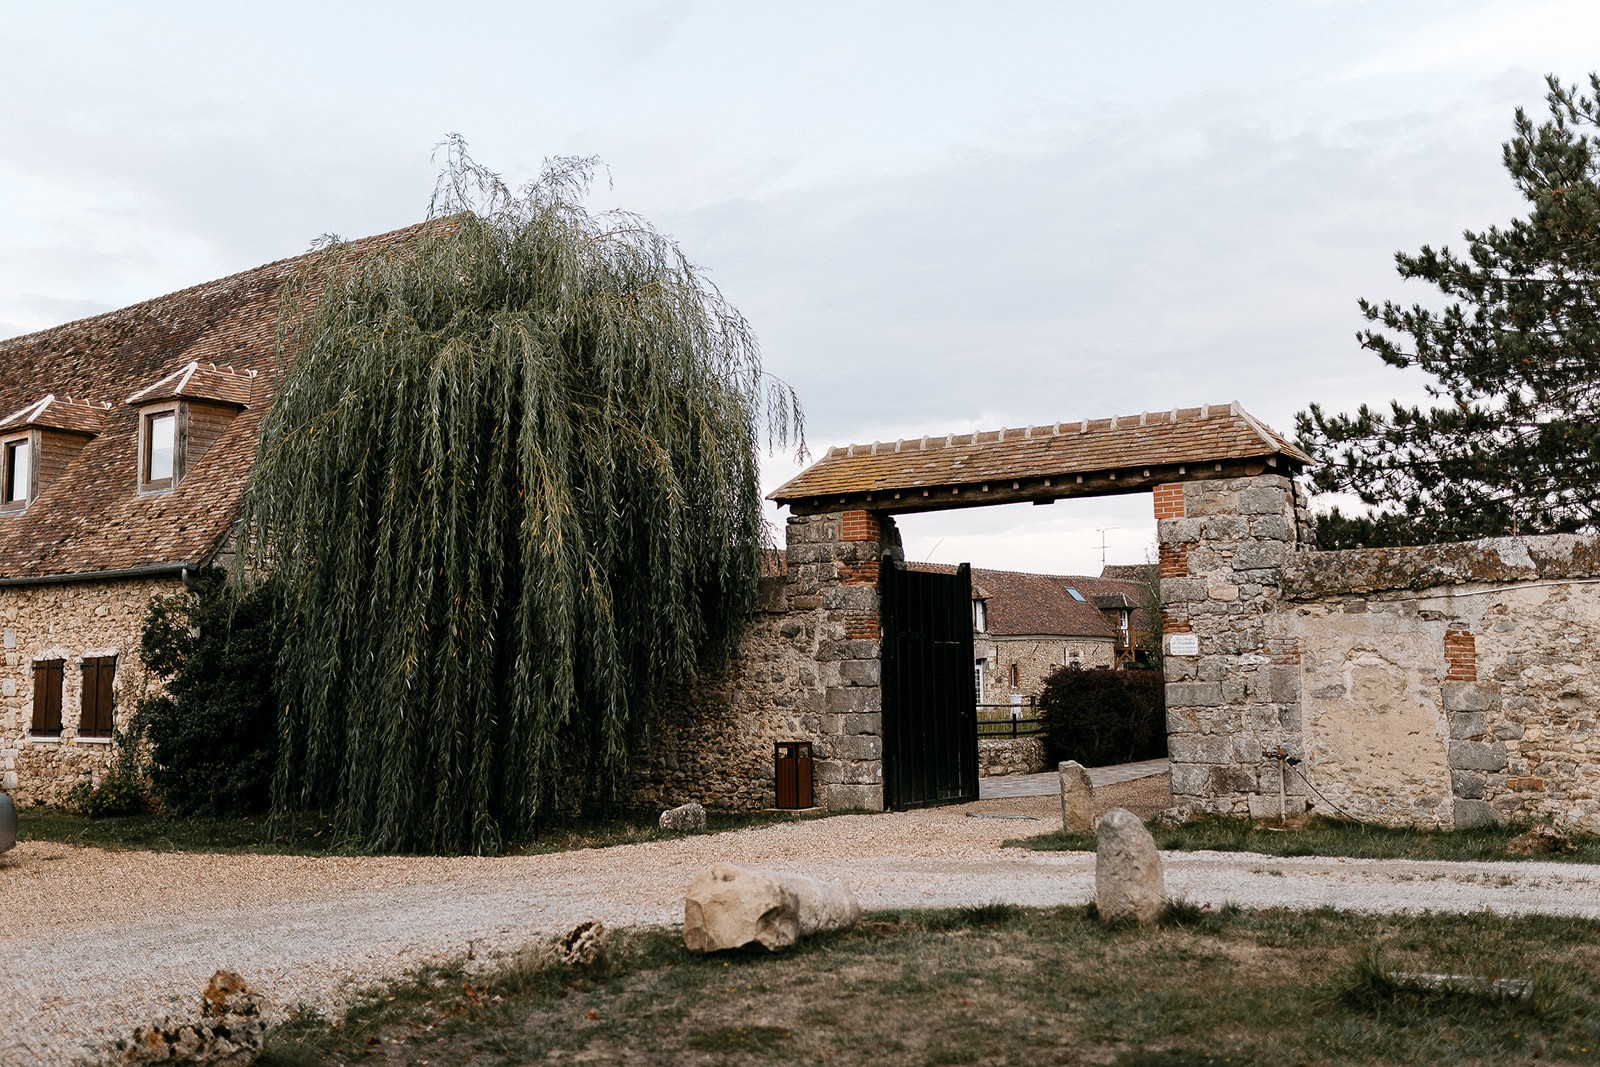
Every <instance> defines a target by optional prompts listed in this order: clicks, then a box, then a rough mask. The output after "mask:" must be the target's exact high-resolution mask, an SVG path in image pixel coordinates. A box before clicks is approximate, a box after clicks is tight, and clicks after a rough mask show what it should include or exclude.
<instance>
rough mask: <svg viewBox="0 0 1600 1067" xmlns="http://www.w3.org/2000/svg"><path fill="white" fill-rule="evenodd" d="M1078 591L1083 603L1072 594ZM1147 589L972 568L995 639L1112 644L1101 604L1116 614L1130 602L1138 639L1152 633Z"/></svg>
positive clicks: (1111, 626)
mask: <svg viewBox="0 0 1600 1067" xmlns="http://www.w3.org/2000/svg"><path fill="white" fill-rule="evenodd" d="M906 566H907V568H909V569H910V570H920V571H936V572H939V573H945V574H950V573H954V572H955V567H953V566H950V565H948V564H942V563H908V564H906ZM1069 588H1071V589H1076V590H1077V591H1078V592H1079V594H1080V595H1082V597H1083V599H1082V600H1079V599H1078V598H1077V597H1074V596H1073V595H1072V594H1071V593H1070V592H1068V589H1069ZM1145 595H1146V594H1145V591H1144V587H1143V586H1141V585H1140V584H1139V583H1138V582H1132V581H1118V580H1115V579H1106V578H1091V577H1088V576H1087V575H1082V574H1031V573H1026V572H1022V571H992V570H986V569H984V568H981V567H974V568H972V596H973V599H975V600H976V599H979V598H981V599H982V600H983V601H984V615H985V617H986V619H987V623H988V630H987V631H986V632H987V633H988V634H989V635H990V636H991V637H1022V636H1033V635H1038V636H1052V637H1098V638H1104V639H1105V640H1108V641H1110V640H1114V639H1115V638H1116V636H1117V626H1116V622H1115V617H1114V616H1112V615H1109V614H1107V612H1105V611H1104V610H1102V609H1101V607H1100V601H1102V600H1103V601H1105V602H1106V603H1107V606H1109V607H1112V608H1116V607H1120V606H1122V601H1123V600H1126V601H1127V602H1128V605H1129V606H1130V609H1131V610H1132V611H1133V617H1132V619H1131V621H1130V625H1131V626H1132V627H1133V630H1134V632H1135V633H1143V632H1146V631H1148V629H1149V628H1150V627H1149V623H1148V621H1147V618H1146V613H1145V611H1144V608H1143V604H1144V597H1145Z"/></svg>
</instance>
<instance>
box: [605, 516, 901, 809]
mask: <svg viewBox="0 0 1600 1067" xmlns="http://www.w3.org/2000/svg"><path fill="white" fill-rule="evenodd" d="M892 537H893V526H892V524H890V523H889V521H888V520H887V519H882V518H880V517H879V516H877V515H875V514H873V513H871V512H865V511H853V512H843V513H834V514H822V515H806V516H796V517H793V518H791V519H790V520H789V523H788V530H787V542H788V550H787V553H786V559H787V574H786V575H785V576H784V577H783V578H771V579H766V580H764V583H763V590H762V596H761V610H760V611H759V612H758V614H757V615H756V617H755V618H754V619H753V620H752V622H751V625H750V627H749V628H748V630H747V631H746V633H745V636H744V639H743V642H742V644H741V646H740V649H739V652H738V654H737V655H736V656H735V657H734V660H733V662H732V663H731V664H730V665H729V667H728V668H727V669H726V670H725V671H722V672H720V673H718V674H717V675H716V676H714V677H708V678H705V679H703V680H702V681H700V682H699V683H697V684H696V685H694V686H690V687H686V688H684V689H683V690H680V691H679V692H678V693H677V694H675V695H674V697H673V699H671V700H670V701H668V704H667V706H666V708H665V709H664V711H663V713H662V715H661V716H660V718H659V720H658V723H657V727H656V730H655V733H654V735H653V736H652V737H651V738H650V739H649V743H648V745H647V746H646V751H648V752H649V753H650V755H649V757H648V763H647V765H646V766H645V767H643V768H641V769H640V775H639V782H638V784H637V786H636V787H635V789H634V790H633V797H634V800H635V801H636V802H638V803H641V804H650V805H654V806H657V807H672V806H676V805H678V804H681V803H684V802H686V801H689V800H697V801H700V802H701V803H703V804H705V805H706V806H707V807H710V808H720V809H724V810H730V809H731V810H758V809H760V808H768V807H772V806H773V805H774V804H775V802H776V796H775V783H774V777H773V749H772V746H773V743H774V742H775V741H789V740H794V741H811V742H812V745H813V754H814V759H815V762H814V797H815V802H816V804H817V806H819V807H822V808H827V809H830V810H835V811H840V810H849V809H864V810H868V811H881V810H882V809H883V739H882V721H883V720H882V710H883V703H882V695H881V689H880V685H881V671H882V667H881V663H880V659H879V653H880V637H881V630H880V627H879V615H878V586H877V580H878V565H879V558H880V554H881V550H882V546H883V544H884V541H885V539H886V538H892Z"/></svg>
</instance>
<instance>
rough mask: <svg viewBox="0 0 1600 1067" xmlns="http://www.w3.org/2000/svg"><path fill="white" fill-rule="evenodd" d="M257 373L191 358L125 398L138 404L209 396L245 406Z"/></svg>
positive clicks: (210, 398) (238, 406)
mask: <svg viewBox="0 0 1600 1067" xmlns="http://www.w3.org/2000/svg"><path fill="white" fill-rule="evenodd" d="M257 377H258V375H257V372H256V371H253V370H238V369H235V368H233V367H219V366H217V365H216V364H215V363H201V362H199V361H198V360H192V359H191V360H190V361H189V362H188V363H185V364H184V365H183V366H181V367H179V368H178V369H177V370H175V371H173V372H172V373H171V374H169V375H167V376H166V377H165V378H163V379H161V380H160V381H159V382H156V383H155V384H153V385H148V386H146V387H145V388H143V389H140V390H139V391H138V392H137V393H134V394H133V395H132V396H130V397H128V400H127V402H128V403H129V404H133V405H135V406H138V405H140V404H152V403H155V402H156V401H159V400H209V401H211V402H213V403H218V404H228V405H230V406H232V407H237V408H247V407H249V406H250V394H251V392H252V391H253V390H254V388H255V383H256V378H257Z"/></svg>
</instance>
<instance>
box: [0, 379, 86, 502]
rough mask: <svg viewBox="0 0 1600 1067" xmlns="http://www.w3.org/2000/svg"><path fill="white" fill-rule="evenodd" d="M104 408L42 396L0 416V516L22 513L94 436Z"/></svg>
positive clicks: (47, 395)
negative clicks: (25, 405) (19, 408)
mask: <svg viewBox="0 0 1600 1067" xmlns="http://www.w3.org/2000/svg"><path fill="white" fill-rule="evenodd" d="M108 407H109V405H107V404H96V403H92V402H90V401H87V400H74V399H72V398H71V397H59V398H58V397H57V396H56V395H55V394H54V393H49V394H46V395H45V397H44V398H43V399H41V400H36V401H34V402H33V403H31V404H29V405H28V406H27V407H25V408H23V409H21V410H20V411H13V412H12V413H11V414H9V415H6V416H5V417H3V418H0V515H8V514H16V513H19V512H21V511H24V510H26V509H27V507H28V505H29V504H30V503H31V502H32V501H34V500H36V499H37V498H38V497H39V495H40V494H41V493H43V492H44V491H45V490H46V489H48V488H50V484H51V483H52V482H53V481H55V479H56V478H57V477H59V476H60V474H61V473H62V472H63V471H65V470H66V469H67V468H68V467H69V466H71V465H72V461H73V459H74V458H76V457H77V455H78V453H79V452H81V451H82V450H83V446H84V444H85V443H86V442H87V441H88V440H89V439H90V438H92V437H94V436H95V435H96V434H98V433H99V432H100V427H101V423H102V422H103V421H104V419H105V415H106V410H107V408H108Z"/></svg>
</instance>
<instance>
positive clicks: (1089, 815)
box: [1056, 759, 1094, 834]
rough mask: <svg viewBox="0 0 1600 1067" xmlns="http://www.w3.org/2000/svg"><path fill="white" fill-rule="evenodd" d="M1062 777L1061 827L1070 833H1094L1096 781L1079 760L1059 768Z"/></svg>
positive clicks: (1071, 761)
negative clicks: (1090, 779)
mask: <svg viewBox="0 0 1600 1067" xmlns="http://www.w3.org/2000/svg"><path fill="white" fill-rule="evenodd" d="M1056 773H1057V774H1058V775H1059V776H1060V778H1061V828H1062V829H1063V830H1065V831H1066V832H1067V833H1069V834H1092V833H1094V783H1093V782H1091V781H1089V772H1088V771H1086V770H1084V768H1083V765H1082V764H1080V763H1079V762H1078V761H1077V760H1072V759H1069V760H1067V761H1066V762H1065V763H1063V764H1061V765H1060V767H1058V768H1057V771H1056Z"/></svg>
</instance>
